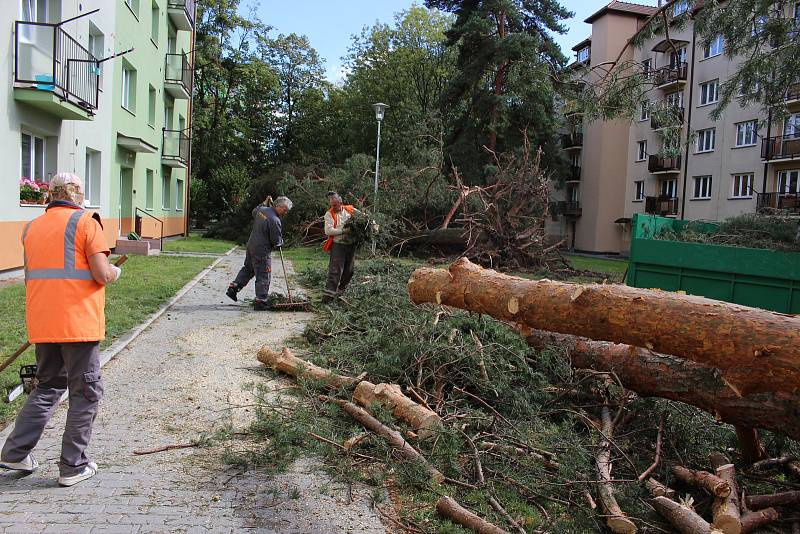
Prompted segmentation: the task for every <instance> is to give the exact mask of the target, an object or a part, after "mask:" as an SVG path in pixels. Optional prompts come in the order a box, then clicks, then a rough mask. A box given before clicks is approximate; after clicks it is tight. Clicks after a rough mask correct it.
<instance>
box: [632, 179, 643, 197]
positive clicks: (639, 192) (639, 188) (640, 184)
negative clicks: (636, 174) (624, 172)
mask: <svg viewBox="0 0 800 534" xmlns="http://www.w3.org/2000/svg"><path fill="white" fill-rule="evenodd" d="M633 183H634V185H635V186H636V196H635V197H633V201H634V202H641V201H642V200H644V180H637V181H635V182H633Z"/></svg>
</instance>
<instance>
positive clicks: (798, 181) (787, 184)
mask: <svg viewBox="0 0 800 534" xmlns="http://www.w3.org/2000/svg"><path fill="white" fill-rule="evenodd" d="M778 193H789V194H797V193H800V170H793V171H781V172H780V173H778Z"/></svg>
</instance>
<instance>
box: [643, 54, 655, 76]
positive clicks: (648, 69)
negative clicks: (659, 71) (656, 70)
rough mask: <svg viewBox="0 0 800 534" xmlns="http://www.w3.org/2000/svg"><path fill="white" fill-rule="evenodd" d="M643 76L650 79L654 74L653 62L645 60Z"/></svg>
mask: <svg viewBox="0 0 800 534" xmlns="http://www.w3.org/2000/svg"><path fill="white" fill-rule="evenodd" d="M642 74H643V75H644V77H645V78H649V77H650V76H651V75H652V74H653V60H652V59H645V60H644V61H642Z"/></svg>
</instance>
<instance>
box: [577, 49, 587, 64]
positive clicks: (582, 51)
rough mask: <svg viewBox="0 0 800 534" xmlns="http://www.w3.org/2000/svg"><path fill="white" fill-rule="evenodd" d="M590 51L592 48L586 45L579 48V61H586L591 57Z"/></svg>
mask: <svg viewBox="0 0 800 534" xmlns="http://www.w3.org/2000/svg"><path fill="white" fill-rule="evenodd" d="M589 51H590V48H589V47H588V46H585V47H583V48H581V49H580V50H578V63H583V62H584V61H586V60H588V59H589Z"/></svg>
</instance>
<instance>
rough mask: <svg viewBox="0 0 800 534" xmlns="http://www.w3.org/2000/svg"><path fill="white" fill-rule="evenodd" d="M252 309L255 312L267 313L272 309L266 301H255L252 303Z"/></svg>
mask: <svg viewBox="0 0 800 534" xmlns="http://www.w3.org/2000/svg"><path fill="white" fill-rule="evenodd" d="M253 309H254V310H255V311H269V310H271V309H272V306H270V304H269V302H267V301H266V300H259V299H256V300H254V301H253Z"/></svg>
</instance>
